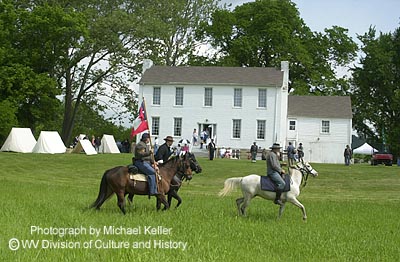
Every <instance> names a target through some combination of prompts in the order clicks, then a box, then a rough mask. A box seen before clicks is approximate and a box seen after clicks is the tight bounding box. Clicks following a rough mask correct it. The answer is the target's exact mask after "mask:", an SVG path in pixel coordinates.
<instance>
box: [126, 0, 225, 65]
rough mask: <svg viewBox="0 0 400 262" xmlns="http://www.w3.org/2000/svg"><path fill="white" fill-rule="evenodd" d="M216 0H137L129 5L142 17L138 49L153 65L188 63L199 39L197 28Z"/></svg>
mask: <svg viewBox="0 0 400 262" xmlns="http://www.w3.org/2000/svg"><path fill="white" fill-rule="evenodd" d="M218 2H219V0H170V1H165V0H153V1H148V0H137V1H134V2H133V3H132V5H131V8H132V9H133V10H135V12H136V14H137V15H138V16H140V17H143V19H142V23H143V24H142V25H141V27H142V28H144V30H145V31H146V32H147V34H146V35H145V37H144V39H143V42H142V44H141V52H143V53H144V54H146V57H147V58H149V59H151V60H153V61H154V62H155V63H156V64H161V65H168V66H177V65H182V64H187V63H188V61H189V57H190V56H191V55H193V54H194V53H196V52H197V49H198V47H199V46H200V45H201V43H200V42H198V41H196V31H197V30H199V28H200V25H201V24H202V23H207V22H208V21H209V20H210V18H211V14H212V13H213V12H214V11H215V10H216V9H217V8H218Z"/></svg>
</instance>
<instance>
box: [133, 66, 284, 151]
mask: <svg viewBox="0 0 400 262" xmlns="http://www.w3.org/2000/svg"><path fill="white" fill-rule="evenodd" d="M144 64H145V65H144V70H145V71H144V73H143V76H142V78H141V80H140V82H139V100H140V101H141V100H142V99H143V98H145V101H146V110H147V115H148V121H149V126H150V129H151V130H150V131H151V135H152V137H155V136H157V137H159V138H160V139H162V138H164V137H165V136H167V135H171V136H173V137H174V138H175V140H179V139H181V138H186V139H189V140H191V138H192V133H193V130H194V129H196V130H197V132H198V133H200V132H201V131H202V130H204V129H206V130H207V131H208V133H209V136H210V137H211V138H214V140H215V142H216V144H217V146H225V147H232V148H241V149H243V148H250V146H251V145H252V144H253V142H257V144H258V145H259V146H261V147H267V146H268V147H269V146H270V145H272V143H274V142H278V143H280V144H285V141H286V129H287V128H286V125H287V120H286V119H287V97H288V79H289V75H288V74H289V68H288V62H282V69H275V68H261V67H251V68H250V67H196V66H193V67H168V66H152V63H151V62H150V61H146V63H144Z"/></svg>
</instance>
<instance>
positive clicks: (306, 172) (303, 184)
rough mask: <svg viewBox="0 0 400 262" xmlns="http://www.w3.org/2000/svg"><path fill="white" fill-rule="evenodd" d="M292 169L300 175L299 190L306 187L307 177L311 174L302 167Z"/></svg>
mask: <svg viewBox="0 0 400 262" xmlns="http://www.w3.org/2000/svg"><path fill="white" fill-rule="evenodd" d="M293 168H294V169H296V170H298V171H300V173H301V175H302V180H301V188H304V187H305V186H306V185H307V180H308V175H309V174H311V172H310V171H309V170H308V169H307V168H304V166H303V167H301V168H298V167H297V166H295V167H293Z"/></svg>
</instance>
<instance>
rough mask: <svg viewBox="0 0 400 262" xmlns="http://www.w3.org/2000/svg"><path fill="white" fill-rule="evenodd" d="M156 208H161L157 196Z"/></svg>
mask: <svg viewBox="0 0 400 262" xmlns="http://www.w3.org/2000/svg"><path fill="white" fill-rule="evenodd" d="M156 208H157V210H160V208H161V200H160V199H159V198H158V197H157V204H156ZM164 208H165V207H164Z"/></svg>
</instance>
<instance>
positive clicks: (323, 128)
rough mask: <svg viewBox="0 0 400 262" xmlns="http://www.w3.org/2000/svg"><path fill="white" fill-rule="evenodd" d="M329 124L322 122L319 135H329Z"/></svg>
mask: <svg viewBox="0 0 400 262" xmlns="http://www.w3.org/2000/svg"><path fill="white" fill-rule="evenodd" d="M329 128H330V122H329V121H326V120H322V126H321V133H324V134H329Z"/></svg>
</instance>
